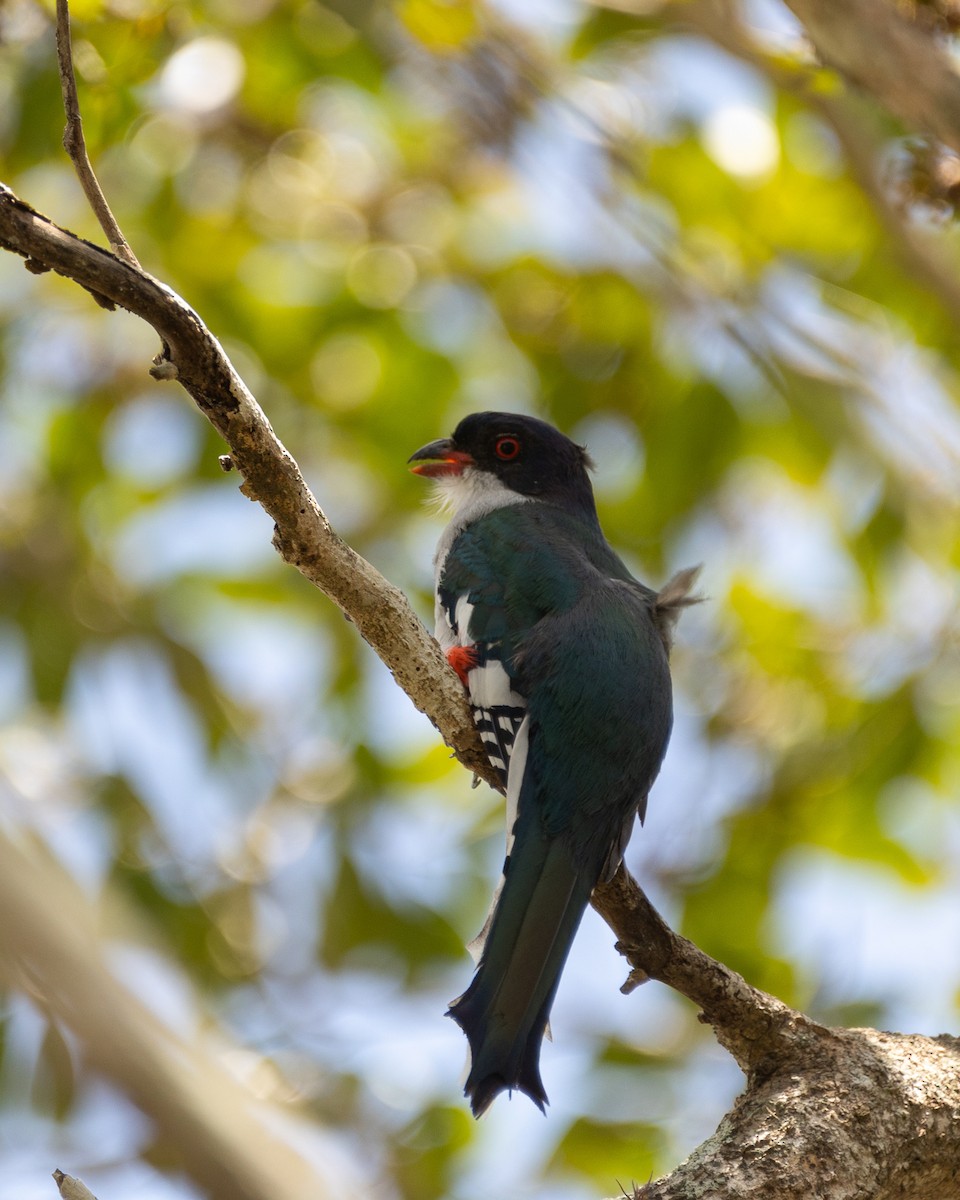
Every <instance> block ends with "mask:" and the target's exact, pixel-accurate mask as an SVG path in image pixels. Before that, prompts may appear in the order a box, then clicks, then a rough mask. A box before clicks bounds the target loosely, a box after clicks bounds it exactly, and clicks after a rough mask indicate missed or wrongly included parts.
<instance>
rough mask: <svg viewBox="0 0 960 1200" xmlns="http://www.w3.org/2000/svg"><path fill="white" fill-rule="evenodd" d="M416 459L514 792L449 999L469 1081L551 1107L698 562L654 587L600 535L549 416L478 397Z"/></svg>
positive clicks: (641, 806) (454, 621) (468, 682)
mask: <svg viewBox="0 0 960 1200" xmlns="http://www.w3.org/2000/svg"><path fill="white" fill-rule="evenodd" d="M408 461H409V464H411V465H410V470H411V471H412V472H414V473H415V474H416V475H419V476H422V477H424V478H426V479H427V480H430V481H431V482H432V483H433V485H434V487H435V491H436V497H437V499H438V500H439V501H440V502H441V504H442V506H443V507H444V508H445V509H446V511H447V512H448V514H449V522H448V524H447V525H446V527H445V528H444V530H443V532H442V534H441V536H440V540H439V543H438V545H437V550H436V555H435V560H434V567H435V636H436V638H437V640H438V642H439V643H440V646H441V648H442V650H443V651H444V653H445V655H446V658H447V661H448V662H449V663H450V665H451V666H452V667H453V669H454V671H456V673H457V675H458V676H459V678H460V681H461V683H462V684H463V686H464V687H465V689H466V691H467V694H468V698H469V701H470V704H471V706H472V710H473V715H474V720H475V723H476V726H477V729H478V731H479V734H480V737H481V739H482V741H483V745H484V749H485V751H486V754H487V757H488V759H489V761H490V764H491V766H492V767H493V768H494V770H495V772H496V774H497V777H498V778H499V781H500V785H501V790H502V791H503V792H504V793H505V795H506V807H507V851H506V858H505V860H504V867H503V876H502V878H501V880H500V883H499V885H498V887H497V889H496V892H495V895H494V899H493V904H492V906H491V910H490V914H489V916H488V918H487V921H486V923H485V925H484V928H483V930H482V931H481V933H480V934H479V935H478V936H477V938H475V939H474V942H473V943H471V946H470V949H471V951H472V952H473V954H474V957H475V958H476V959H477V960H478V962H477V967H476V972H475V974H474V976H473V979H472V981H471V983H470V985H469V987H468V988H467V990H466V991H465V992H464V993H463V994H462V995H461V996H459V997H458V998H457V999H456V1000H454V1001H452V1002H451V1004H450V1006H449V1008H448V1011H447V1014H446V1015H447V1016H450V1017H452V1018H453V1019H454V1020H455V1021H456V1023H457V1024H458V1025H459V1026H460V1028H461V1029H462V1031H463V1032H464V1033H465V1035H466V1037H467V1041H468V1043H469V1047H470V1067H469V1073H468V1075H467V1079H466V1084H465V1088H464V1094H465V1096H466V1097H467V1098H468V1099H469V1101H470V1105H471V1108H472V1111H473V1114H474V1116H476V1117H479V1116H480V1115H481V1114H482V1113H483V1112H485V1111H486V1109H487V1108H488V1107H489V1105H490V1104H491V1102H492V1101H493V1100H494V1098H495V1097H496V1096H497V1095H499V1094H500V1093H501V1092H503V1091H506V1092H508V1093H512V1092H513V1091H515V1090H516V1091H519V1092H522V1093H524V1094H525V1095H527V1096H528V1097H529V1098H530V1099H531V1100H532V1101H533V1102H534V1104H536V1105H537V1107H538V1108H539V1109H540V1110H541V1112H545V1107H544V1106H545V1105H546V1104H547V1103H548V1099H547V1094H546V1091H545V1089H544V1085H543V1082H542V1079H541V1074H540V1063H539V1060H540V1050H541V1044H542V1041H543V1038H544V1036H545V1035H546V1033H547V1031H548V1026H549V1017H550V1010H551V1007H552V1005H553V1001H554V997H555V995H556V992H557V987H558V984H559V981H560V976H561V972H562V971H563V967H564V964H565V962H566V960H567V956H568V953H569V950H570V947H571V944H572V942H573V939H574V936H575V934H576V932H577V929H578V927H579V925H580V921H581V918H582V916H583V914H584V911H585V909H586V907H587V904H588V902H589V900H590V895H591V893H592V891H593V889H594V887H596V885H597V884H598V883H599V882H601V881H606V880H609V879H610V878H611V877H612V876H613V874H614V873H615V872H616V870H617V867H618V866H619V864H620V861H621V859H622V857H623V853H624V850H625V848H626V845H627V842H628V840H629V838H630V835H631V833H632V831H633V828H634V826H635V823H636V819H637V818H638V817H639V819H640V820H641V822H642V821H643V818H644V814H645V811H646V805H647V795H648V793H649V791H650V787H651V785H652V784H653V781H654V779H655V778H656V776H657V774H658V772H659V770H660V765H661V763H662V761H663V757H664V754H665V752H666V748H667V742H668V740H669V737H670V731H671V726H672V723H673V711H672V710H673V704H672V690H671V680H670V670H669V664H668V657H669V651H670V647H671V640H672V630H673V626H674V624H675V622H676V618H677V616H678V615H679V612H680V611H681V609H682V608H683V607H685V606H686V605H687V604H690V603H695V602H696V600H697V598H696V597H694V596H693V595H692V587H693V581H694V579H695V577H696V572H697V570H698V569H699V568H695V569H693V570H686V571H681V572H679V573H678V574H677V575H675V576H674V577H673V579H671V580H670V582H669V583H668V584H667V585H666V586H665V587H664V588H663V589H662V590H661V591H660V592H656V591H654V590H652V589H651V588H649V587H646V586H645V585H644V584H642V583H640V582H639V581H638V580H636V579H635V578H634V577H633V576H632V575H631V573H630V571H629V570H628V569H627V567H626V566H625V565H624V563H623V561H622V560H621V559H620V557H619V556H618V555H617V554H616V553H615V552H614V550H613V549H612V548H611V546H610V545H609V544H608V542H607V540H606V538H605V537H604V534H603V531H602V529H601V527H600V522H599V518H598V516H597V508H596V503H595V501H594V495H593V488H592V486H591V483H590V477H589V473H588V472H589V470H590V469H591V468H592V466H593V464H592V462H591V459H590V457H589V455H588V453H587V451H586V449H585V448H584V447H582V446H580V445H578V444H577V443H575V442H574V441H572V440H571V439H570V438H568V437H566V435H565V434H563V433H561V432H560V430H558V429H556V428H555V427H554V426H553V425H550V424H549V423H547V422H546V421H542V420H540V419H538V418H536V417H531V416H526V415H522V414H517V413H503V412H478V413H472V414H471V415H469V416H467V417H465V418H464V419H463V420H462V421H461V422H460V423H459V424H458V425H457V427H456V429H455V430H454V432H453V435H452V436H451V437H446V438H441V439H439V440H437V441H433V442H430V443H429V444H428V445H425V446H422V447H421V448H420V449H419V450H417V451H416V452H415V453H414V454H412V455H411V456H410V459H409V460H408Z"/></svg>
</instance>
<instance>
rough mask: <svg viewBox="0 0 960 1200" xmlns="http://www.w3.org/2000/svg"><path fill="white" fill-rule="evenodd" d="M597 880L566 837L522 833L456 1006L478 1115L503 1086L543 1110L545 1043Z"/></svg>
mask: <svg viewBox="0 0 960 1200" xmlns="http://www.w3.org/2000/svg"><path fill="white" fill-rule="evenodd" d="M595 882H596V881H595V880H594V879H592V878H591V876H590V872H589V870H588V871H584V870H583V868H582V867H581V868H578V867H577V866H576V865H575V864H574V862H573V860H572V858H571V855H570V851H569V849H568V847H567V846H566V845H565V844H564V842H563V841H562V840H561V839H555V840H552V841H546V840H544V839H543V838H540V837H530V838H518V841H517V844H516V845H515V846H514V848H513V853H512V854H511V856H510V865H509V869H508V870H507V874H506V878H505V880H504V885H503V891H502V892H501V893H500V897H499V900H498V901H497V905H496V909H495V910H494V914H493V920H492V922H491V924H490V932H489V934H488V936H487V940H486V944H485V946H484V950H483V955H482V957H481V959H480V965H479V967H478V969H477V973H476V975H475V976H474V978H473V982H472V983H471V984H470V986H469V987H468V988H467V990H466V991H465V992H464V993H463V995H462V996H461V997H460V998H459V999H458V1000H454V1002H453V1003H452V1004H451V1005H450V1008H449V1010H448V1013H447V1015H448V1016H451V1017H453V1019H454V1020H455V1021H456V1022H457V1024H458V1025H459V1026H460V1028H461V1029H462V1030H463V1032H464V1033H465V1034H466V1035H467V1039H468V1041H469V1042H470V1054H471V1063H470V1074H469V1075H468V1077H467V1082H466V1087H465V1088H464V1094H465V1095H466V1096H468V1097H469V1099H470V1106H471V1108H472V1109H473V1114H474V1116H476V1117H479V1116H480V1114H481V1113H483V1112H484V1111H485V1110H486V1109H487V1107H488V1106H489V1105H490V1103H491V1101H492V1100H493V1099H494V1097H495V1096H497V1095H498V1094H499V1093H500V1092H502V1091H513V1090H514V1089H517V1090H518V1091H521V1092H525V1093H526V1095H528V1096H529V1097H530V1099H531V1100H532V1101H533V1102H534V1104H536V1106H537V1107H538V1108H539V1109H540V1111H541V1112H542V1111H543V1106H544V1105H545V1104H546V1103H548V1101H547V1094H546V1092H545V1091H544V1090H543V1083H542V1081H541V1079H540V1045H541V1043H542V1041H543V1036H544V1032H545V1030H546V1027H547V1021H548V1019H549V1017H550V1007H551V1005H552V1004H553V998H554V995H555V994H556V990H557V984H558V982H559V980H560V972H561V971H562V970H563V965H564V963H565V962H566V959H567V954H568V953H569V950H570V946H571V944H572V942H573V938H574V935H575V934H576V932H577V927H578V926H579V924H580V920H581V918H582V916H583V912H584V909H585V908H586V906H587V901H588V900H589V899H590V893H591V891H592V890H593V885H594V883H595Z"/></svg>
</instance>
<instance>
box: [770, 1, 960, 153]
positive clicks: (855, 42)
mask: <svg viewBox="0 0 960 1200" xmlns="http://www.w3.org/2000/svg"><path fill="white" fill-rule="evenodd" d="M786 3H787V7H788V8H790V9H792V10H793V12H794V13H795V14H796V16H797V18H798V19H799V20H800V21H801V23H802V24H803V26H804V29H805V30H806V32H807V34H808V35H809V37H810V40H811V41H812V43H813V45H814V46H815V47H816V50H817V53H818V54H819V55H820V57H821V59H822V60H823V62H825V63H826V64H827V65H828V66H831V67H833V68H834V69H835V70H837V71H839V72H840V74H841V75H844V76H845V77H846V78H847V79H849V80H850V81H851V82H852V83H854V84H856V85H857V86H858V87H862V88H864V89H865V90H866V91H868V92H870V93H871V94H872V95H873V96H875V97H876V99H877V100H879V101H880V103H881V104H882V105H883V106H884V107H885V108H886V109H887V110H888V111H889V112H890V113H892V114H893V115H894V116H895V117H897V118H899V120H901V121H903V123H904V124H905V125H907V126H909V127H910V128H912V129H915V130H917V131H918V132H920V133H928V134H932V135H933V136H934V137H935V138H939V140H940V141H941V142H944V143H945V144H946V145H948V146H952V147H953V149H954V150H956V151H958V152H960V75H958V74H957V72H956V71H955V70H954V68H953V65H952V63H951V62H950V59H949V57H948V55H947V53H946V50H945V49H944V48H943V47H942V46H941V45H940V44H939V43H938V42H937V40H936V39H935V38H934V37H933V36H932V35H931V34H930V33H929V32H928V31H926V30H924V29H923V28H922V27H921V26H919V25H916V24H914V23H913V22H911V21H909V20H908V19H907V18H906V17H905V16H903V15H902V13H901V12H900V11H899V10H898V8H897V7H896V6H895V5H893V4H891V3H889V0H842V2H838V0H786Z"/></svg>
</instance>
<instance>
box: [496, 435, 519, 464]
mask: <svg viewBox="0 0 960 1200" xmlns="http://www.w3.org/2000/svg"><path fill="white" fill-rule="evenodd" d="M493 448H494V450H495V451H496V454H497V458H500V459H502V460H503V461H504V462H510V461H511V459H514V458H516V457H517V455H518V454H519V453H520V442H519V441H518V440H517V439H516V438H515V437H498V438H497V441H496V444H495V445H494V447H493Z"/></svg>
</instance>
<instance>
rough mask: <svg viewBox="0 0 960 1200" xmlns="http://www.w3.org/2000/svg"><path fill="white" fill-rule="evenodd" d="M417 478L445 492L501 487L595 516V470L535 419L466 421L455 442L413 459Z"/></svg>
mask: <svg viewBox="0 0 960 1200" xmlns="http://www.w3.org/2000/svg"><path fill="white" fill-rule="evenodd" d="M409 461H410V462H411V463H413V464H414V465H413V466H412V467H411V468H410V469H411V471H413V473H414V474H415V475H423V476H425V477H426V478H428V479H432V480H434V481H435V482H436V483H438V484H439V485H440V486H441V487H442V488H443V489H444V490H445V491H448V490H449V491H452V492H455V491H459V490H462V489H464V488H468V489H469V490H470V491H473V492H476V491H477V490H480V489H483V488H484V487H489V488H493V487H496V486H498V485H499V486H501V487H504V488H506V489H507V490H508V491H511V492H516V493H517V494H518V495H520V496H524V497H527V498H530V499H537V500H547V501H550V502H552V503H554V504H559V505H561V506H562V507H564V508H569V509H572V510H574V511H578V512H583V511H587V512H589V513H593V512H594V511H595V509H594V503H593V489H592V488H591V486H590V479H589V476H588V474H587V469H588V467H590V466H591V465H592V464H591V462H590V457H589V455H588V454H587V452H586V450H585V449H584V448H583V447H582V446H578V445H577V444H576V442H572V441H571V440H570V439H569V438H568V437H565V436H564V434H562V433H561V432H560V430H559V429H554V427H553V426H552V425H548V424H547V422H546V421H539V420H537V418H536V417H526V416H521V415H519V414H518V413H500V412H481V413H471V414H470V416H469V417H464V419H463V420H462V421H461V422H460V424H459V425H458V426H457V428H456V429H455V430H454V431H453V436H452V437H448V438H441V439H440V440H439V441H436V442H430V443H429V445H426V446H421V448H420V449H419V450H418V451H417V452H416V453H415V454H412V455H411V456H410V459H409Z"/></svg>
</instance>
